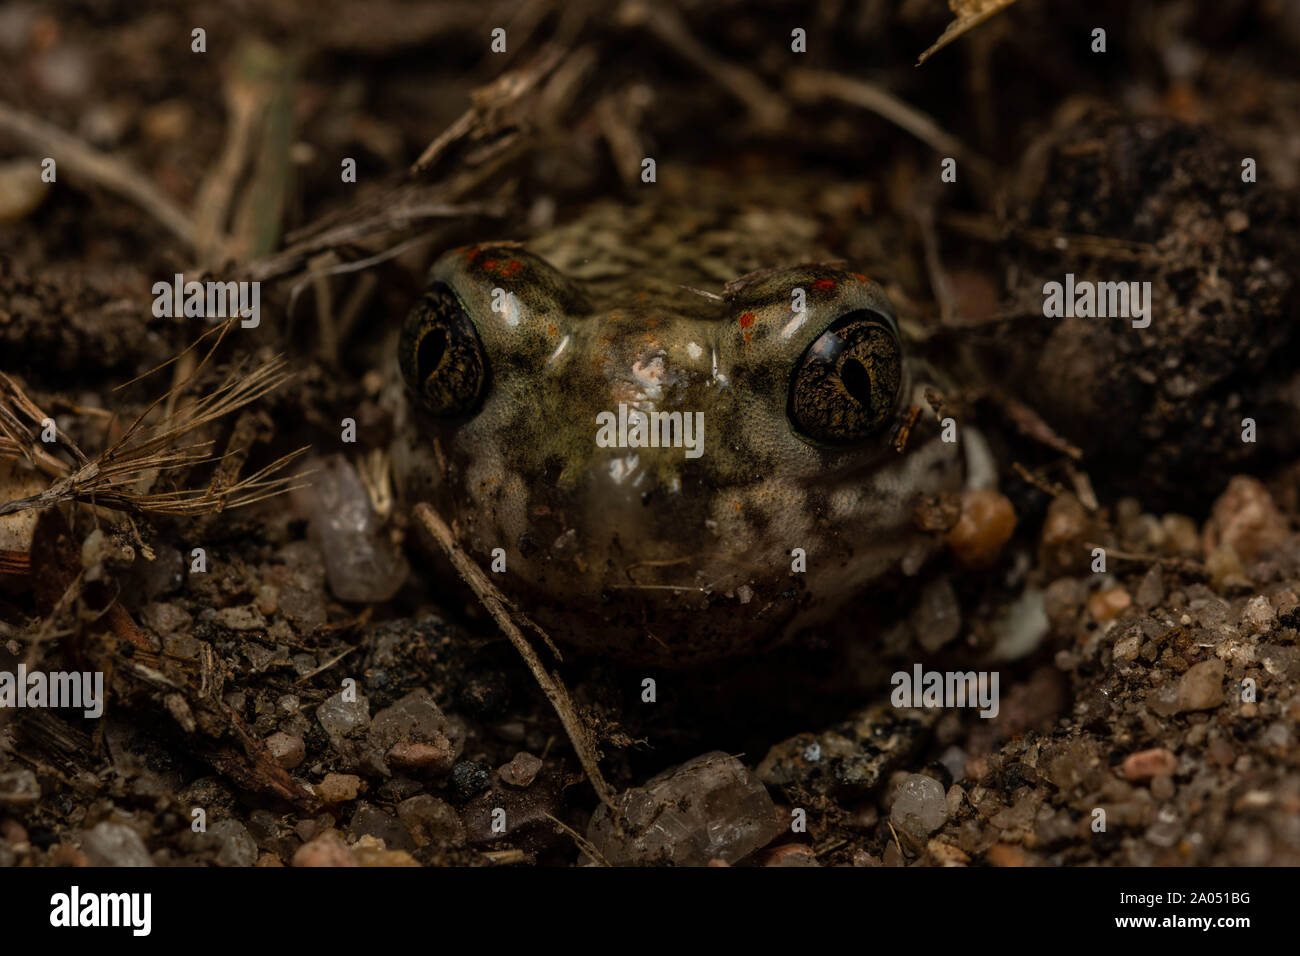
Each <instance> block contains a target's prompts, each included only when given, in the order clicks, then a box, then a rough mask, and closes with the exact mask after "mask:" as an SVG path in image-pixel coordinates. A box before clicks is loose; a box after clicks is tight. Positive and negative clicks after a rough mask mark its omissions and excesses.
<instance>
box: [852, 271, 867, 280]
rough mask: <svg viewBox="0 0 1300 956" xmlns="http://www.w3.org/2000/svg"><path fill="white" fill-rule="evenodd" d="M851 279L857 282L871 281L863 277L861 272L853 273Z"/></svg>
mask: <svg viewBox="0 0 1300 956" xmlns="http://www.w3.org/2000/svg"><path fill="white" fill-rule="evenodd" d="M853 278H855V279H857V280H858V281H859V282H870V281H871V280H870V279H868V278H867V277H866V276H864V275H863V274H862V273H861V272H855V273H853Z"/></svg>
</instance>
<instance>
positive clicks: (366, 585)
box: [293, 455, 410, 603]
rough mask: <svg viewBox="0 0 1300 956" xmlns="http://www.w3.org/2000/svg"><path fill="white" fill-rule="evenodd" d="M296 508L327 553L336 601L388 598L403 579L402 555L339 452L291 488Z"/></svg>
mask: <svg viewBox="0 0 1300 956" xmlns="http://www.w3.org/2000/svg"><path fill="white" fill-rule="evenodd" d="M293 501H294V505H295V506H296V508H297V510H298V513H299V514H301V515H302V516H303V517H306V518H307V519H308V520H309V522H310V524H309V526H308V533H309V535H310V537H311V539H312V541H313V542H314V543H315V544H316V545H317V547H318V548H319V549H320V553H321V556H322V557H323V558H324V559H325V571H326V576H327V579H328V581H329V586H330V590H331V591H333V592H334V596H335V597H337V598H338V599H339V600H340V601H356V602H362V603H369V602H375V601H387V600H388V599H389V598H391V597H392V596H393V595H394V594H396V593H397V590H398V588H400V587H401V586H402V583H403V582H404V581H405V580H406V576H407V573H408V571H409V570H410V569H409V567H408V566H407V563H406V559H405V558H404V557H402V555H401V554H400V553H399V552H398V551H397V549H396V548H395V547H394V545H393V542H392V539H391V538H390V537H389V536H388V534H387V533H386V531H385V529H384V527H383V524H382V522H381V521H380V520H379V518H378V516H377V515H376V514H375V513H374V511H373V509H372V508H371V506H370V496H369V495H368V494H367V493H366V488H365V485H363V484H362V483H361V478H360V476H359V475H358V474H357V470H356V468H354V467H353V466H352V463H351V462H349V461H348V460H347V459H346V458H344V457H343V456H342V455H333V456H331V457H329V458H327V459H325V461H324V462H321V463H320V464H318V465H317V467H316V471H315V473H314V474H313V476H312V484H311V485H310V486H309V487H306V488H300V489H298V490H297V491H295V492H294V493H293Z"/></svg>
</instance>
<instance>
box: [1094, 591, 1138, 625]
mask: <svg viewBox="0 0 1300 956" xmlns="http://www.w3.org/2000/svg"><path fill="white" fill-rule="evenodd" d="M1132 603H1133V599H1132V598H1131V597H1129V593H1128V592H1127V591H1125V590H1124V589H1123V588H1107V589H1106V590H1105V591H1094V592H1093V594H1092V596H1091V597H1089V598H1088V612H1089V613H1090V614H1092V617H1093V620H1095V621H1109V620H1110V619H1111V618H1113V617H1115V616H1116V615H1117V614H1119V613H1120V612H1121V611H1123V610H1125V609H1126V608H1127V607H1128V606H1129V605H1130V604H1132Z"/></svg>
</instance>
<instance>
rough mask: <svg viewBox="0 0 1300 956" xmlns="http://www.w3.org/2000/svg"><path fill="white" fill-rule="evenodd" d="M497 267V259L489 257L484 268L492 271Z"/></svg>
mask: <svg viewBox="0 0 1300 956" xmlns="http://www.w3.org/2000/svg"><path fill="white" fill-rule="evenodd" d="M496 267H497V261H496V260H495V259H489V260H488V261H487V262H485V263H483V268H484V269H486V270H487V271H488V272H491V271H492V270H493V269H495V268H496Z"/></svg>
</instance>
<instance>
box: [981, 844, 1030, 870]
mask: <svg viewBox="0 0 1300 956" xmlns="http://www.w3.org/2000/svg"><path fill="white" fill-rule="evenodd" d="M984 859H985V860H987V861H988V863H989V865H990V866H1004V867H1019V866H1028V865H1029V858H1028V857H1027V856H1026V855H1025V851H1024V850H1022V849H1021V848H1020V847H1018V846H1012V845H1011V844H1009V843H995V844H993V846H991V847H989V848H988V852H987V853H985V854H984Z"/></svg>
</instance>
